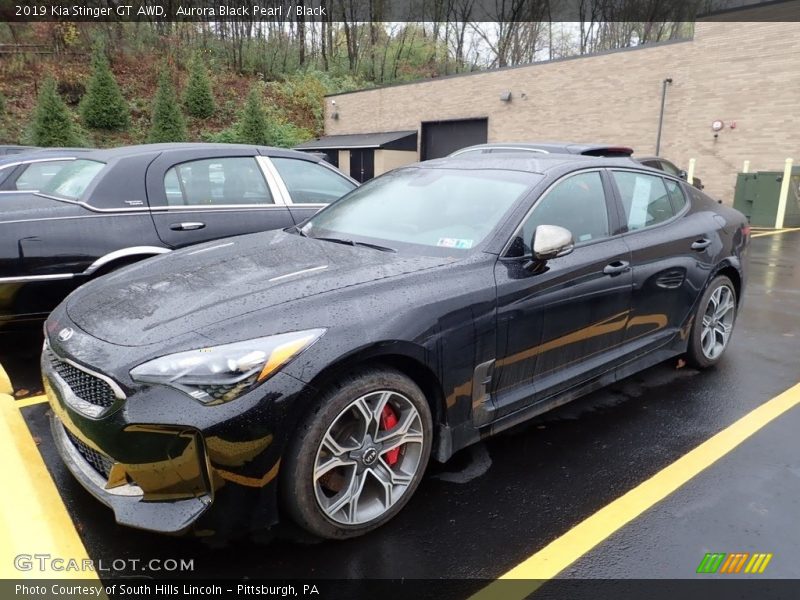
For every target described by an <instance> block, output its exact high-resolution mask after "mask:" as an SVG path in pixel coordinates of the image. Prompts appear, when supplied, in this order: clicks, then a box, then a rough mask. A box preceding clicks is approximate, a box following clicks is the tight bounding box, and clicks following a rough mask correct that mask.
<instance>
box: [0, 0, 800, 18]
mask: <svg viewBox="0 0 800 600" xmlns="http://www.w3.org/2000/svg"><path fill="white" fill-rule="evenodd" d="M0 19H2V20H3V21H5V22H37V21H83V22H93V21H98V22H100V21H117V22H125V21H147V22H158V21H164V22H179V21H207V22H215V21H216V22H219V21H230V20H234V21H253V22H255V21H278V22H284V21H285V22H297V21H309V22H315V21H316V22H320V21H327V22H329V23H335V22H349V23H358V22H363V23H368V22H442V21H473V22H476V21H484V22H531V21H551V22H557V21H560V22H577V21H582V22H692V21H695V20H697V19H703V20H714V21H741V22H747V21H749V22H753V21H798V20H800V0H787V1H777V2H776V1H771V2H758V1H754V0H636V1H634V0H82V1H81V0H38V1H35V0H34V1H30V0H0Z"/></svg>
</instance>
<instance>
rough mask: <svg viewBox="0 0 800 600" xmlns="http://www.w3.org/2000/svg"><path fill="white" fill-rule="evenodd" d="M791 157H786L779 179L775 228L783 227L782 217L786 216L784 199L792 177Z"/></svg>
mask: <svg viewBox="0 0 800 600" xmlns="http://www.w3.org/2000/svg"><path fill="white" fill-rule="evenodd" d="M793 162H794V161H793V160H792V159H791V158H787V159H786V165H785V166H784V168H783V181H781V193H780V195H779V196H778V211H777V213H775V229H783V218H784V217H785V216H786V200H787V199H788V198H789V183H790V182H791V179H792V163H793Z"/></svg>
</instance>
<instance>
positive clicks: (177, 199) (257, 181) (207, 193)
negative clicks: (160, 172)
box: [164, 156, 274, 206]
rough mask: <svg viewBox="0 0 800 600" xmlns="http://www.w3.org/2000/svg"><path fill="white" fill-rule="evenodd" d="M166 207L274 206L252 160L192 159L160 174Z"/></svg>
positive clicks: (254, 161)
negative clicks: (165, 197) (164, 173)
mask: <svg viewBox="0 0 800 600" xmlns="http://www.w3.org/2000/svg"><path fill="white" fill-rule="evenodd" d="M164 192H165V193H166V196H167V204H169V206H205V205H209V206H214V205H226V204H274V200H273V199H272V194H271V193H270V191H269V188H268V187H267V182H266V181H265V179H264V175H263V174H262V173H261V168H260V167H259V166H258V163H257V162H256V159H255V158H253V157H250V156H248V157H240V158H211V159H203V160H194V161H190V162H186V163H183V164H180V165H176V166H174V167H172V168H171V169H170V170H169V171H167V173H166V175H164Z"/></svg>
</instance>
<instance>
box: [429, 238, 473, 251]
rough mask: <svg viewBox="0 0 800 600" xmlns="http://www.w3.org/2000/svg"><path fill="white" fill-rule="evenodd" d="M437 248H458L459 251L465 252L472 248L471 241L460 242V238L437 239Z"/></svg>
mask: <svg viewBox="0 0 800 600" xmlns="http://www.w3.org/2000/svg"><path fill="white" fill-rule="evenodd" d="M436 245H437V246H441V247H442V248H458V249H459V250H467V249H469V248H472V240H462V239H460V238H439V241H438V242H436Z"/></svg>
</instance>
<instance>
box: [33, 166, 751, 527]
mask: <svg viewBox="0 0 800 600" xmlns="http://www.w3.org/2000/svg"><path fill="white" fill-rule="evenodd" d="M748 243H749V226H748V224H747V221H746V220H745V218H744V216H743V215H742V214H740V213H739V212H737V211H735V210H733V209H731V208H728V207H726V206H721V205H719V204H717V203H716V202H715V201H713V200H711V199H710V198H708V197H706V196H705V195H704V194H703V193H702V192H701V191H699V190H697V189H695V188H693V187H691V186H689V185H687V184H686V183H685V182H684V181H682V180H680V179H679V178H677V177H671V176H669V175H667V174H666V173H664V172H660V171H656V170H653V169H648V168H646V167H643V166H642V165H640V164H638V163H636V162H635V161H633V160H631V159H627V158H596V157H584V156H575V155H572V156H566V155H556V154H550V155H542V156H531V155H512V154H506V155H503V156H502V157H497V158H493V157H486V156H476V157H464V158H461V157H454V158H445V159H440V160H434V161H429V162H424V163H420V164H417V165H414V166H410V167H406V168H401V169H398V170H395V171H392V172H390V173H388V174H385V175H383V176H381V177H379V178H377V179H374V180H372V181H370V182H369V183H367V184H365V185H364V186H362V187H360V188H357V189H355V190H353V191H352V192H350V193H349V194H348V195H346V196H344V197H343V198H342V199H340V200H338V201H337V202H335V203H334V204H332V205H330V206H329V207H328V208H326V209H324V210H322V211H321V212H319V213H318V214H316V215H315V216H313V217H311V218H310V219H309V220H308V221H306V222H305V223H304V224H302V225H299V226H295V227H290V228H287V229H285V230H282V231H274V232H266V233H258V234H253V235H247V236H240V237H236V238H230V239H221V240H217V241H214V242H210V243H205V244H201V245H198V246H194V247H192V248H186V249H182V250H178V251H175V252H172V253H170V254H165V255H162V256H159V257H156V258H153V259H151V260H149V261H146V262H144V263H139V264H136V265H133V266H130V267H128V268H125V269H122V270H120V271H118V272H116V273H113V274H111V275H109V276H106V277H103V278H100V279H98V280H96V281H92V282H90V283H88V284H87V285H85V286H83V287H81V288H80V289H78V290H77V291H75V292H73V293H72V294H71V295H70V296H69V297H68V298H67V299H66V301H64V302H63V303H62V304H61V305H60V306H59V307H58V308H57V309H56V310H55V311H54V312H53V314H52V315H51V316H50V317H49V319H48V321H47V323H46V335H47V340H46V345H45V348H44V351H43V354H42V361H41V365H42V370H43V373H44V384H45V388H46V391H47V395H48V397H49V401H50V405H51V407H52V413H53V418H52V432H53V435H54V438H55V441H56V445H57V447H58V450H59V453H60V455H61V456H62V458H63V459H64V461H65V463H66V464H67V466H68V468H69V469H70V470H71V471H72V473H73V474H74V475H75V477H76V478H77V479H78V480H80V482H81V483H82V484H83V485H84V486H85V487H86V488H87V489H88V490H89V491H90V492H91V493H92V494H94V496H96V497H97V498H98V499H99V500H100V501H101V502H103V503H105V504H106V505H108V506H109V507H111V509H112V510H113V511H114V514H115V516H116V519H117V521H118V522H119V523H122V524H125V525H129V526H134V527H139V528H143V529H148V530H153V531H159V532H169V533H183V532H190V531H191V532H194V533H197V534H210V533H212V532H214V533H218V534H225V535H236V534H241V533H242V532H245V531H252V530H257V529H262V528H269V527H271V526H273V525H275V524H277V523H279V522H293V523H294V526H290V527H294V528H295V530H300V529H299V528H302V530H305V531H306V532H308V533H310V534H312V535H314V536H318V537H322V538H346V537H351V536H356V535H360V534H363V533H365V532H367V531H370V530H371V529H374V528H376V527H378V526H380V525H381V524H383V523H385V522H386V521H387V520H389V519H390V518H392V517H393V516H395V515H396V514H397V513H398V512H399V511H400V510H401V508H402V507H403V506H404V505H405V504H406V502H408V500H409V498H410V497H411V495H412V494H413V493H414V490H415V489H416V488H417V486H418V484H419V483H420V479H421V477H422V475H423V473H424V471H425V468H426V465H427V463H428V461H429V458H430V457H433V458H434V459H435V460H438V461H446V460H447V459H448V458H449V457H450V456H451V455H452V454H453V453H454V452H455V451H457V450H459V449H461V448H464V447H465V446H468V445H469V444H472V443H474V442H476V441H478V440H480V439H481V438H483V437H485V436H489V435H491V434H493V433H496V432H498V431H501V430H504V429H506V428H508V427H511V426H513V425H515V424H518V423H520V422H522V421H524V420H526V419H529V418H531V417H532V416H534V415H536V414H538V413H541V412H543V411H546V410H548V409H550V408H553V407H554V406H557V405H559V404H562V403H563V402H565V401H567V400H570V399H572V398H575V397H577V396H580V395H582V394H584V393H586V392H588V391H590V390H593V389H596V388H598V387H599V386H603V385H606V384H609V383H612V382H614V381H616V380H618V379H620V378H623V377H626V376H628V375H631V374H632V373H635V372H637V371H640V370H642V369H644V368H646V367H649V366H651V365H653V364H656V363H658V362H660V361H664V360H666V359H668V358H670V357H675V356H678V355H685V357H686V359H687V360H688V361H689V362H690V363H691V364H693V365H695V366H697V367H709V366H712V365H714V364H715V363H717V362H718V361H719V360H720V358H721V356H722V355H723V352H724V351H725V349H726V347H727V346H728V344H729V343H730V339H731V334H732V331H733V327H734V323H735V319H736V314H737V308H738V306H739V303H740V299H741V297H742V291H743V288H744V285H745V281H746V262H745V254H746V250H747V246H748ZM525 476H526V474H525V473H523V472H520V477H525ZM298 526H299V528H298Z"/></svg>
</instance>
